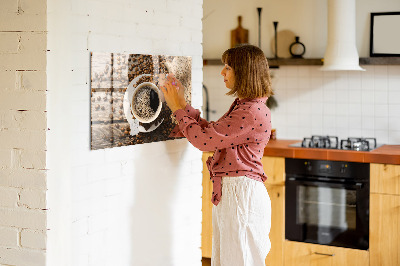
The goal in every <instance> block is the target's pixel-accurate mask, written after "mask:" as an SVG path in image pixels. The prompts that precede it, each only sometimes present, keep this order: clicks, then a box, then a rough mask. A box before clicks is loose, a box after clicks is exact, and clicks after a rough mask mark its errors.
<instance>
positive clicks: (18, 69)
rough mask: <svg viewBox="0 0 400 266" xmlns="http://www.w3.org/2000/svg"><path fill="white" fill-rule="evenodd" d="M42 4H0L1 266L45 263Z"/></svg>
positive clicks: (44, 120)
mask: <svg viewBox="0 0 400 266" xmlns="http://www.w3.org/2000/svg"><path fill="white" fill-rule="evenodd" d="M46 36H47V34H46V1H44V0H41V1H35V5H32V4H30V3H29V2H26V1H1V2H0V265H32V266H35V265H44V263H45V260H46V217H47V211H46V172H47V171H46V152H45V151H46V129H47V127H46V117H47V115H46Z"/></svg>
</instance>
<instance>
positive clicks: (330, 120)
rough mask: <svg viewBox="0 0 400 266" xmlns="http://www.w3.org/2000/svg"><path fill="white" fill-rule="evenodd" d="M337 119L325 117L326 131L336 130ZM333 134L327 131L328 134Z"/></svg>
mask: <svg viewBox="0 0 400 266" xmlns="http://www.w3.org/2000/svg"><path fill="white" fill-rule="evenodd" d="M336 118H337V116H335V115H324V120H323V121H322V122H323V123H322V124H323V125H324V129H331V128H335V125H336ZM328 133H329V134H331V133H330V131H327V134H328Z"/></svg>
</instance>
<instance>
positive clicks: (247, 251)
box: [211, 176, 271, 266]
mask: <svg viewBox="0 0 400 266" xmlns="http://www.w3.org/2000/svg"><path fill="white" fill-rule="evenodd" d="M212 223H213V237H212V258H211V265H212V266H262V265H265V257H266V256H267V254H268V252H269V250H270V249H271V242H270V240H269V231H270V228H271V201H270V198H269V195H268V192H267V189H266V188H265V186H264V184H263V183H262V182H260V181H256V180H254V179H251V178H248V177H245V176H239V177H223V178H222V197H221V201H220V202H219V204H218V205H217V206H215V205H214V206H213V210H212Z"/></svg>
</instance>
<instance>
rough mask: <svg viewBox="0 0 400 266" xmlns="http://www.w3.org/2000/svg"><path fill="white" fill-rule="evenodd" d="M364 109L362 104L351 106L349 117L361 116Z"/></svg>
mask: <svg viewBox="0 0 400 266" xmlns="http://www.w3.org/2000/svg"><path fill="white" fill-rule="evenodd" d="M361 113H362V107H361V104H360V103H352V104H350V105H349V115H351V116H361Z"/></svg>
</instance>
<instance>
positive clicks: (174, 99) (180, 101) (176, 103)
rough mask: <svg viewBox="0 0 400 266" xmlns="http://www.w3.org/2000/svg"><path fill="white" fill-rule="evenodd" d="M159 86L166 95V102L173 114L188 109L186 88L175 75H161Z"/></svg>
mask: <svg viewBox="0 0 400 266" xmlns="http://www.w3.org/2000/svg"><path fill="white" fill-rule="evenodd" d="M159 86H160V89H161V91H162V93H163V94H164V98H165V102H166V103H167V105H168V107H169V108H170V109H171V111H172V112H173V113H174V112H175V111H176V110H178V109H184V108H185V107H186V104H187V103H186V101H185V87H183V85H182V83H181V82H180V81H179V80H178V79H176V78H175V76H174V75H173V74H167V75H163V74H162V75H160V82H159Z"/></svg>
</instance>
